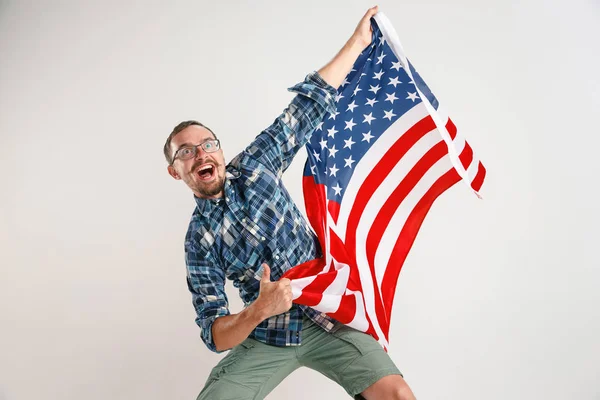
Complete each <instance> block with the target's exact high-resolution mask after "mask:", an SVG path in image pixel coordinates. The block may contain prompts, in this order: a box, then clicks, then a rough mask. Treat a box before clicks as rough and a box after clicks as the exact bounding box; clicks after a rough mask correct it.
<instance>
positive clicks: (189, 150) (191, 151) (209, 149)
mask: <svg viewBox="0 0 600 400" xmlns="http://www.w3.org/2000/svg"><path fill="white" fill-rule="evenodd" d="M198 147H202V150H204V152H205V153H214V152H215V151H217V150H219V149H220V148H221V143H220V142H219V139H209V140H206V141H204V142H202V143H200V144H197V145H195V146H183V147H180V148H179V149H178V150H177V151H176V152H175V154H174V155H173V162H174V161H175V159H177V158H179V159H180V160H189V159H191V158H194V157H196V156H197V155H198ZM173 162H171V164H173Z"/></svg>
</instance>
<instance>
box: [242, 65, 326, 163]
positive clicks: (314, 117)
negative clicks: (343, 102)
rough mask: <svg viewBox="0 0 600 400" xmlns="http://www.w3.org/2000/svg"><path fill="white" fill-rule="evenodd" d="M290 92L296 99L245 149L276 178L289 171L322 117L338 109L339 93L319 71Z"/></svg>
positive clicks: (307, 77) (309, 75) (308, 76)
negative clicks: (337, 97)
mask: <svg viewBox="0 0 600 400" xmlns="http://www.w3.org/2000/svg"><path fill="white" fill-rule="evenodd" d="M288 90H289V91H290V92H293V93H296V96H295V97H294V99H293V100H292V101H291V103H290V104H289V105H288V107H287V108H286V109H285V110H284V111H283V113H282V114H281V115H279V117H277V118H276V119H275V121H274V122H273V124H271V126H269V127H268V128H267V129H265V130H264V131H262V132H261V133H260V134H259V135H258V136H257V137H256V138H255V139H254V141H253V142H252V143H251V144H250V145H249V146H248V147H247V148H246V150H245V152H246V153H248V154H250V155H252V156H254V157H255V158H256V159H258V161H259V162H261V163H262V164H264V165H266V166H267V167H268V168H269V169H270V170H271V171H272V172H274V173H276V174H277V175H281V174H282V173H283V172H284V171H285V170H286V169H287V168H288V166H289V165H290V164H291V162H292V160H293V158H294V156H295V155H296V154H297V153H298V150H300V148H301V147H302V146H304V145H305V144H306V143H307V142H308V141H309V140H310V137H311V136H312V133H313V132H314V130H315V128H316V127H317V125H318V124H319V123H320V122H321V121H322V120H323V117H324V116H325V115H326V114H327V113H328V112H335V109H336V105H335V95H336V93H337V91H336V89H335V88H334V87H333V86H331V85H329V84H328V83H327V82H325V80H324V79H323V78H322V77H321V75H319V73H318V72H317V71H313V72H311V73H310V74H308V75H307V76H306V78H305V79H304V81H303V82H300V83H298V84H296V85H294V86H292V87H291V88H289V89H288Z"/></svg>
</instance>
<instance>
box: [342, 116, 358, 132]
mask: <svg viewBox="0 0 600 400" xmlns="http://www.w3.org/2000/svg"><path fill="white" fill-rule="evenodd" d="M344 122H345V123H346V127H345V128H344V130H346V129H350V131H352V128H353V127H354V126H355V125H356V124H355V123H354V118H351V119H350V121H344Z"/></svg>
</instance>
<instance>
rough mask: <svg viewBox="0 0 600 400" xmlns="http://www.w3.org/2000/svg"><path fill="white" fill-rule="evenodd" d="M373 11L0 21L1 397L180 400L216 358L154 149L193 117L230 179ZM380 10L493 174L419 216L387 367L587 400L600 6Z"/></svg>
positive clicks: (315, 394)
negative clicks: (257, 139)
mask: <svg viewBox="0 0 600 400" xmlns="http://www.w3.org/2000/svg"><path fill="white" fill-rule="evenodd" d="M370 5H372V4H370V3H367V2H364V1H342V0H339V1H327V2H320V1H316V0H312V1H269V2H267V1H263V2H243V1H235V2H234V1H222V2H216V1H213V2H206V1H189V2H178V3H177V4H171V5H169V4H167V2H166V1H165V2H141V1H139V2H132V1H128V2H116V1H113V2H111V1H109V2H105V1H102V2H101V1H96V2H79V1H74V0H71V1H68V0H64V1H61V2H50V1H48V2H44V1H39V2H17V1H10V0H8V1H7V0H4V1H0V135H1V136H0V140H1V141H0V155H1V159H0V171H1V172H0V177H1V182H0V183H1V186H0V187H1V189H0V190H1V191H0V226H1V229H0V264H1V267H0V399H1V400H17V399H27V400H29V399H39V398H43V399H69V400H70V399H87V400H96V399H98V400H99V399H142V398H143V399H146V400H151V399H161V400H162V399H193V398H195V396H196V395H197V394H198V392H199V391H200V389H201V388H202V386H203V384H204V381H205V379H206V377H207V375H208V373H209V371H210V369H211V367H212V366H214V364H216V362H217V361H218V359H219V358H220V357H222V355H215V354H213V353H210V352H209V351H208V350H207V349H206V348H205V347H204V345H203V343H202V342H201V340H200V338H199V329H198V328H197V327H196V325H195V323H194V317H195V314H194V310H193V307H192V304H191V296H190V294H189V293H188V291H187V287H186V284H185V265H184V259H183V238H184V234H185V231H186V228H187V223H188V221H189V217H190V215H191V213H192V210H193V207H194V203H193V198H192V195H191V192H189V189H188V188H187V187H186V186H185V185H184V184H182V183H181V182H177V181H174V180H173V179H171V178H170V177H169V176H168V175H167V172H166V163H165V161H164V159H163V158H162V146H163V143H164V140H165V139H166V137H167V135H168V134H169V132H170V131H171V129H172V128H173V126H174V125H176V124H177V123H178V122H179V121H181V120H184V119H198V120H200V121H202V122H203V123H205V124H207V125H208V126H209V127H211V128H212V129H213V130H215V132H216V133H217V134H218V135H219V137H220V138H221V139H222V141H223V146H224V150H225V156H226V158H227V159H231V157H232V156H234V155H235V154H236V153H237V152H238V151H239V150H241V149H242V148H243V147H244V146H245V145H246V144H247V143H249V141H250V140H251V139H252V138H253V137H254V136H255V135H257V134H258V133H259V132H260V130H261V129H263V128H265V127H266V126H268V125H269V124H270V123H271V122H272V120H273V119H274V118H275V117H276V116H277V115H278V114H279V113H280V112H281V111H282V110H283V109H284V108H285V106H286V105H287V103H288V102H289V101H290V100H291V98H292V94H291V93H289V92H287V91H286V88H288V87H290V86H292V85H293V84H295V83H296V82H298V81H301V80H302V79H303V78H304V76H305V75H306V74H307V73H309V72H310V71H312V70H316V69H318V68H320V67H321V66H322V65H324V64H325V63H326V62H328V61H329V60H330V59H331V58H332V57H333V56H334V55H335V53H336V52H337V51H338V50H339V49H340V48H341V46H342V45H343V44H344V42H345V41H346V40H347V38H348V37H349V36H350V34H351V33H352V31H353V30H354V27H355V25H356V23H357V22H358V20H359V19H360V17H361V16H362V15H363V14H364V12H365V11H366V9H367V7H368V6H370ZM379 5H380V9H381V11H383V12H384V13H385V14H386V15H387V16H388V18H389V19H390V20H391V22H392V24H393V25H394V27H395V28H396V30H397V31H398V34H399V36H400V38H401V40H402V41H403V44H404V47H405V50H406V52H407V54H408V57H409V58H410V59H411V61H412V62H413V64H414V65H415V67H416V68H417V70H418V71H419V72H420V74H421V75H422V76H423V77H424V79H425V80H426V82H427V83H428V84H429V86H430V87H431V88H432V89H433V91H434V92H435V93H436V95H437V96H438V98H439V99H440V100H441V102H442V103H443V104H444V106H445V108H446V110H447V111H448V112H449V114H450V116H451V117H452V118H453V120H454V121H455V123H456V125H457V126H458V128H459V130H461V132H462V133H463V134H464V135H465V137H466V138H467V140H469V142H470V143H471V145H472V146H473V148H474V149H475V151H476V152H477V154H478V155H479V156H480V157H481V159H482V160H483V162H484V163H485V165H486V167H487V169H488V177H487V181H486V183H485V185H484V188H483V192H482V193H483V195H484V197H485V199H484V200H478V199H477V198H476V197H475V196H474V195H472V194H471V193H469V191H468V190H467V188H466V187H465V186H464V185H462V184H459V185H456V186H455V187H454V188H452V189H451V190H450V191H448V192H447V193H446V194H444V195H443V196H441V197H440V199H439V200H438V201H437V202H436V204H434V207H433V208H432V210H431V212H430V214H429V216H428V218H427V219H426V221H425V223H424V225H423V227H422V230H421V232H420V234H419V236H418V238H417V240H416V242H415V245H414V247H413V250H412V252H411V254H410V256H409V257H408V259H407V261H406V264H405V266H404V269H403V271H402V274H401V276H400V279H399V284H398V289H397V295H396V302H395V306H394V312H393V320H392V327H391V335H390V340H391V351H390V355H391V356H392V358H393V359H394V361H395V362H396V363H397V365H398V366H399V368H400V369H401V370H402V371H403V373H404V374H405V377H406V379H407V381H408V383H409V384H410V385H411V387H412V388H413V390H414V392H415V393H416V395H417V397H418V398H419V399H478V400H479V399H507V398H509V399H546V400H549V399H600V383H599V381H600V344H599V339H598V338H600V311H599V306H600V290H599V288H600V285H599V284H600V272H599V266H600V256H599V255H598V253H597V252H598V239H599V238H600V234H599V228H598V226H600V217H599V214H598V210H597V207H598V204H599V202H600V195H599V194H598V189H597V184H598V173H599V172H600V167H598V161H597V154H598V149H599V146H600V140H599V139H598V135H599V134H600V132H599V128H598V123H597V122H598V120H597V116H598V110H599V108H600V83H599V79H598V71H599V70H600V51H599V48H598V40H599V38H600V4H599V3H598V1H597V0H588V1H581V0H573V1H569V2H567V1H561V2H559V1H550V2H548V1H545V2H544V1H541V0H538V1H535V0H523V1H500V0H494V1H487V2H481V1H474V0H471V1H469V0H457V1H453V2H442V1H438V2H434V1H431V0H419V1H416V0H413V1H405V2H399V1H392V0H384V1H381V2H379ZM304 158H305V153H301V154H300V155H299V156H298V157H297V159H296V160H295V163H294V164H293V165H292V167H291V168H290V170H289V172H288V173H287V176H286V182H287V184H288V188H289V190H290V192H291V193H292V195H293V196H294V198H295V199H296V200H297V202H299V203H300V204H302V196H301V187H300V176H301V171H302V166H303V163H304ZM228 290H229V293H230V300H231V308H232V310H233V311H238V310H239V309H240V307H241V302H240V301H239V300H238V298H237V294H236V292H235V291H234V290H233V288H232V287H229V288H228ZM313 398H314V399H344V398H347V396H346V394H345V392H344V391H343V390H342V389H341V388H340V387H338V386H336V385H335V384H334V383H332V382H330V381H328V380H327V379H326V378H324V377H322V376H320V375H319V374H318V373H316V372H313V371H311V370H308V369H302V370H298V371H296V372H295V373H293V374H292V375H291V376H290V377H289V378H288V379H286V380H285V381H284V382H283V383H282V384H281V385H280V386H279V387H278V388H277V389H276V390H275V391H274V392H272V394H271V395H269V396H268V399H313Z"/></svg>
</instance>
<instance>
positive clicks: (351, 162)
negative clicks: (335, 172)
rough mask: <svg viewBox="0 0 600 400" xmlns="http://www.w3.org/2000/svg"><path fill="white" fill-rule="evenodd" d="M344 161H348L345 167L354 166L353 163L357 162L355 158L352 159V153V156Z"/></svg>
mask: <svg viewBox="0 0 600 400" xmlns="http://www.w3.org/2000/svg"><path fill="white" fill-rule="evenodd" d="M344 161H345V162H346V165H344V167H350V168H352V164H353V163H355V162H356V161H355V160H353V159H352V155H350V157H348V158H344Z"/></svg>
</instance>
